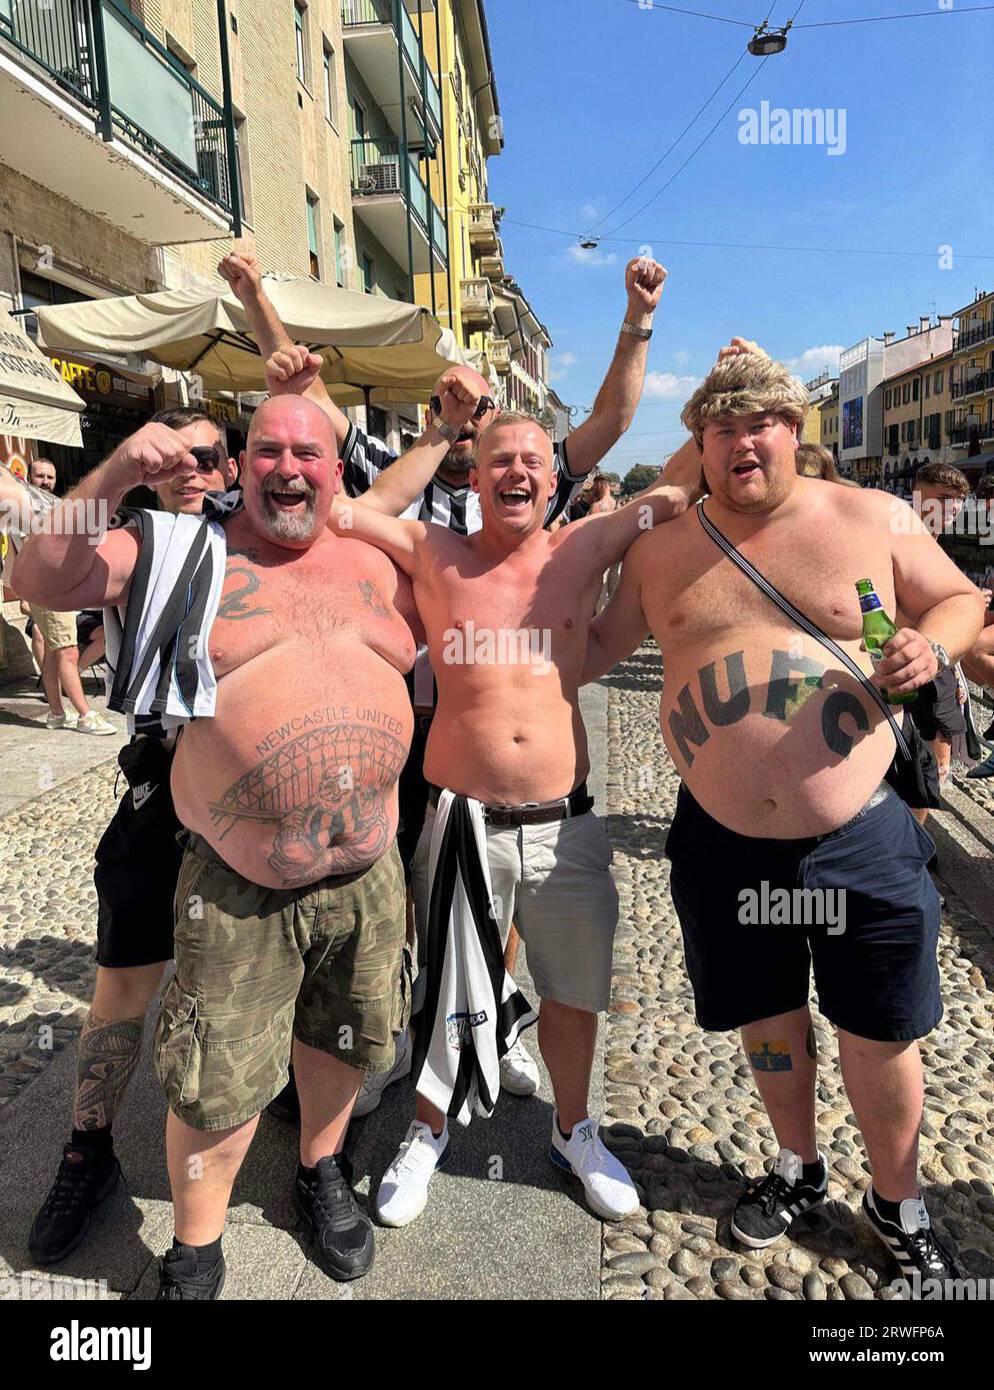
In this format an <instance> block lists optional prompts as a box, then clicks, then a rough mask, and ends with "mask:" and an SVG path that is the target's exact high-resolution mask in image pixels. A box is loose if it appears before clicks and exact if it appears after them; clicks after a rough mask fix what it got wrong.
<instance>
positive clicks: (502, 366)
mask: <svg viewBox="0 0 994 1390" xmlns="http://www.w3.org/2000/svg"><path fill="white" fill-rule="evenodd" d="M487 360H488V361H489V363H490V365H491V367H493V369H494V371H495V372H499V373H500V375H501V376H507V374H508V372H509V371H510V370H511V344H510V343H509V342H508V340H507V339H506V338H488V339H487Z"/></svg>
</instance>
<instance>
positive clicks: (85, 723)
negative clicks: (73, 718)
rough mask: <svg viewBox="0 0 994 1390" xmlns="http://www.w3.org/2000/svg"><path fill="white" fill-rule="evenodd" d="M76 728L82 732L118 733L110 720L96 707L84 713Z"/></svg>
mask: <svg viewBox="0 0 994 1390" xmlns="http://www.w3.org/2000/svg"><path fill="white" fill-rule="evenodd" d="M76 728H77V729H78V731H79V732H80V733H81V734H116V733H117V730H116V729H115V728H114V725H113V724H111V723H110V721H109V720H107V719H104V718H103V716H102V715H99V714H98V713H97V712H96V710H95V709H91V710H90V712H89V713H88V714H84V715H83V717H82V718H81V719H80V721H79V723H78V724H77V725H76Z"/></svg>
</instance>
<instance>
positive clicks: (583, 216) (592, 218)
mask: <svg viewBox="0 0 994 1390" xmlns="http://www.w3.org/2000/svg"><path fill="white" fill-rule="evenodd" d="M603 206H604V199H603V198H597V199H595V201H593V202H589V203H584V205H583V207H582V208H581V209H580V221H581V222H584V223H587V222H596V221H597V219H598V218H599V217H600V215H601V208H602V207H603Z"/></svg>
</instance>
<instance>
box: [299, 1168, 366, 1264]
mask: <svg viewBox="0 0 994 1390" xmlns="http://www.w3.org/2000/svg"><path fill="white" fill-rule="evenodd" d="M293 1198H294V1202H295V1204H296V1207H297V1211H298V1212H299V1213H300V1215H301V1217H302V1218H303V1220H304V1221H305V1222H306V1223H307V1225H308V1226H309V1227H310V1229H311V1231H312V1232H313V1235H314V1252H313V1253H314V1259H315V1261H316V1263H317V1264H319V1265H320V1266H321V1268H322V1269H323V1270H324V1271H325V1273H326V1274H330V1275H331V1277H332V1279H360V1278H361V1277H362V1276H363V1275H364V1274H368V1273H369V1271H370V1269H372V1267H373V1226H372V1223H371V1221H370V1219H369V1217H368V1216H367V1215H366V1213H365V1212H364V1211H362V1210H361V1208H360V1207H359V1205H358V1203H357V1202H356V1199H355V1194H354V1193H353V1191H352V1164H351V1163H350V1162H349V1160H348V1159H347V1158H346V1157H345V1155H344V1154H338V1155H337V1156H334V1155H333V1156H330V1157H328V1158H322V1159H319V1160H318V1164H317V1176H316V1177H314V1178H312V1179H311V1181H310V1182H308V1181H307V1179H306V1178H304V1177H302V1176H301V1175H300V1173H299V1172H298V1174H297V1181H296V1183H295V1185H294V1189H293Z"/></svg>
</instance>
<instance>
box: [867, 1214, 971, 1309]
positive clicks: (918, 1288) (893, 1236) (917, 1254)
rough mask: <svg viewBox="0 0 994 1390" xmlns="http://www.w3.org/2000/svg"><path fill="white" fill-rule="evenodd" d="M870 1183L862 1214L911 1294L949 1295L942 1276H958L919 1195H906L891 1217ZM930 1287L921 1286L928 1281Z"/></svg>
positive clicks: (913, 1296)
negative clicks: (896, 1214) (883, 1210)
mask: <svg viewBox="0 0 994 1390" xmlns="http://www.w3.org/2000/svg"><path fill="white" fill-rule="evenodd" d="M874 1195H875V1194H874V1191H873V1188H872V1186H871V1187H868V1188H867V1189H866V1191H865V1192H864V1194H863V1215H864V1216H865V1217H866V1219H867V1221H869V1223H870V1225H871V1226H872V1227H873V1230H874V1232H875V1233H876V1235H877V1236H878V1237H879V1239H880V1240H881V1241H882V1242H883V1244H884V1245H886V1247H887V1249H888V1250H889V1251H890V1253H891V1255H892V1256H893V1258H894V1259H895V1260H896V1261H897V1263H898V1264H899V1265H900V1267H901V1275H902V1277H903V1278H904V1279H906V1280H907V1282H908V1283H909V1284H910V1285H911V1297H912V1298H913V1299H920V1298H922V1297H927V1298H929V1299H936V1300H939V1301H941V1299H942V1298H943V1296H948V1297H953V1296H954V1294H953V1291H947V1290H946V1289H945V1287H944V1285H945V1283H946V1280H952V1279H962V1277H963V1276H962V1274H960V1272H959V1269H958V1268H957V1266H956V1261H955V1260H954V1259H953V1256H952V1254H951V1252H950V1251H949V1250H947V1249H946V1247H945V1246H944V1245H942V1244H941V1243H940V1242H939V1241H938V1240H937V1239H936V1237H935V1236H934V1235H933V1234H932V1223H931V1221H930V1220H929V1216H928V1212H927V1211H926V1210H925V1203H924V1202H923V1201H922V1199H921V1198H920V1197H908V1198H906V1199H905V1200H904V1201H903V1202H902V1203H901V1205H900V1207H899V1208H898V1211H899V1219H898V1220H897V1221H891V1220H890V1219H889V1218H888V1217H886V1216H884V1215H883V1214H882V1213H881V1212H880V1210H879V1209H878V1207H877V1205H876V1202H875V1201H874ZM933 1280H934V1281H935V1283H934V1284H933V1285H932V1287H930V1288H923V1285H928V1284H929V1283H930V1282H931V1281H933Z"/></svg>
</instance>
